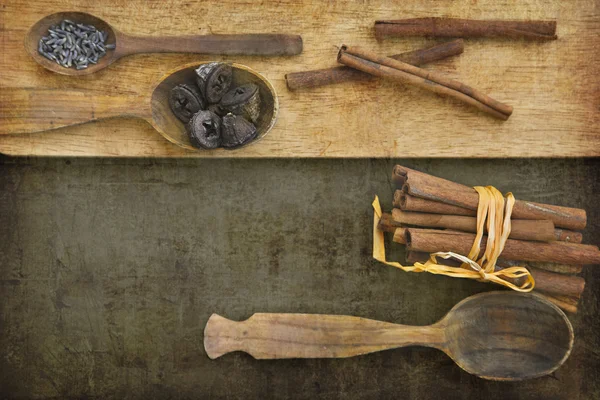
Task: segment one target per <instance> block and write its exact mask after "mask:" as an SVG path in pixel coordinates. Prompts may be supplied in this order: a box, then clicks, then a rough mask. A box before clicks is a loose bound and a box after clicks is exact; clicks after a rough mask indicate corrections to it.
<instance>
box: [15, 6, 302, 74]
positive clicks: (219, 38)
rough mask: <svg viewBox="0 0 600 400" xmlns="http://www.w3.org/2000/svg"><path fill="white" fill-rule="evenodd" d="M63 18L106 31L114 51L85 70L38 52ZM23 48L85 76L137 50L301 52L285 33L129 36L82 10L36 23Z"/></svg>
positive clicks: (52, 66)
mask: <svg viewBox="0 0 600 400" xmlns="http://www.w3.org/2000/svg"><path fill="white" fill-rule="evenodd" d="M64 19H69V20H71V21H74V22H76V23H83V24H85V25H93V26H95V27H96V29H98V30H99V31H105V32H107V34H108V39H107V40H106V43H107V44H110V43H115V44H116V48H115V49H114V50H108V51H107V53H106V55H105V56H104V57H102V58H100V59H99V60H98V64H95V65H93V64H91V65H90V66H89V67H88V68H86V69H80V70H77V69H75V68H65V67H62V66H60V65H58V64H56V63H55V62H54V61H51V60H48V59H47V58H46V57H44V56H42V55H41V54H39V53H38V42H39V40H40V38H41V37H42V36H46V35H47V32H48V28H49V27H50V26H52V25H55V24H60V22H61V21H62V20H64ZM25 49H26V50H27V52H28V53H29V54H30V55H31V57H33V59H34V60H35V61H37V62H38V63H39V64H40V65H42V66H43V67H44V68H46V69H49V70H50V71H53V72H57V73H59V74H64V75H86V74H91V73H93V72H96V71H99V70H101V69H103V68H106V67H107V66H109V65H110V64H112V63H113V62H115V61H117V60H118V59H119V58H121V57H124V56H128V55H131V54H138V53H202V54H227V55H236V54H237V55H264V56H282V55H294V54H300V53H301V52H302V37H301V36H299V35H286V34H245V35H192V36H152V37H144V36H129V35H126V34H124V33H121V32H119V31H118V30H116V29H115V28H113V27H112V26H110V25H109V24H108V23H107V22H105V21H103V20H102V19H100V18H98V17H96V16H94V15H91V14H87V13H82V12H60V13H56V14H52V15H48V16H46V17H44V18H42V19H41V20H39V21H38V22H36V23H35V25H33V26H32V27H31V28H30V29H29V32H28V33H27V35H26V37H25Z"/></svg>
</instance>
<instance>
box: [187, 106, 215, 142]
mask: <svg viewBox="0 0 600 400" xmlns="http://www.w3.org/2000/svg"><path fill="white" fill-rule="evenodd" d="M188 132H189V135H190V142H192V146H194V147H198V148H203V149H216V148H217V147H219V145H220V144H221V118H219V116H218V115H216V114H215V113H213V112H211V111H198V112H197V113H196V114H194V116H193V117H192V119H191V120H190V122H189V124H188Z"/></svg>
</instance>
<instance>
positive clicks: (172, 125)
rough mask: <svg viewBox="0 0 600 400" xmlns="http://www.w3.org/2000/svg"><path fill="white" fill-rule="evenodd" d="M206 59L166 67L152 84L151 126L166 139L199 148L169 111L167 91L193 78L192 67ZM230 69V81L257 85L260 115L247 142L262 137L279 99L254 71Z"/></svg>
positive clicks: (240, 67) (274, 117)
mask: <svg viewBox="0 0 600 400" xmlns="http://www.w3.org/2000/svg"><path fill="white" fill-rule="evenodd" d="M202 64H206V63H191V64H187V65H184V66H182V67H179V68H177V69H176V70H174V71H170V72H169V73H167V74H166V75H165V76H163V77H162V78H161V79H160V80H159V83H158V84H157V85H156V87H155V88H154V91H153V92H152V98H151V101H150V103H151V109H152V118H151V120H150V122H151V124H152V126H154V128H155V129H156V130H157V131H159V132H160V133H161V134H162V135H163V136H164V137H165V138H166V139H167V140H169V141H170V142H173V143H175V144H177V145H179V146H181V147H184V148H186V149H192V150H200V151H205V150H202V149H198V148H196V147H193V146H192V144H191V143H190V139H189V136H188V133H187V129H186V126H185V124H183V123H182V122H181V121H180V120H179V119H178V118H177V117H176V116H175V114H173V112H172V111H171V108H170V106H169V95H170V92H171V89H172V88H174V87H175V86H177V85H179V84H181V83H190V82H195V80H196V73H195V71H194V70H195V69H196V68H198V67H199V66H200V65H202ZM231 68H232V72H233V82H235V84H236V86H241V85H244V84H246V83H254V84H255V85H257V86H258V90H259V93H260V110H261V111H260V115H259V117H258V121H257V122H256V124H255V126H256V130H257V135H256V138H254V139H253V140H251V141H250V142H249V143H248V144H246V145H244V146H242V147H245V146H248V145H250V144H252V143H255V142H257V141H258V140H260V139H262V138H263V137H264V136H265V135H266V134H267V133H268V132H269V131H270V130H271V128H273V126H274V125H275V122H276V121H277V113H278V111H279V101H278V99H277V93H276V92H275V88H274V87H273V85H271V83H270V82H269V81H268V80H267V79H266V78H265V77H263V76H262V75H261V74H259V73H258V72H256V71H254V70H253V69H251V68H250V67H247V66H245V65H241V64H236V63H231Z"/></svg>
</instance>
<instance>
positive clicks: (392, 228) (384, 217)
mask: <svg viewBox="0 0 600 400" xmlns="http://www.w3.org/2000/svg"><path fill="white" fill-rule="evenodd" d="M400 227H401V224H399V223H396V222H395V221H394V219H393V218H392V214H389V213H383V214H381V218H380V219H379V224H378V225H377V228H379V230H380V231H384V232H389V233H395V232H396V229H398V228H400Z"/></svg>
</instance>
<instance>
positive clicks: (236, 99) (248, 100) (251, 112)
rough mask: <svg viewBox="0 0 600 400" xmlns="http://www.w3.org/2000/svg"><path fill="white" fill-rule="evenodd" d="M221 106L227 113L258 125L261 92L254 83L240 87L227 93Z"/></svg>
mask: <svg viewBox="0 0 600 400" xmlns="http://www.w3.org/2000/svg"><path fill="white" fill-rule="evenodd" d="M219 105H220V106H221V108H223V109H224V110H226V111H227V112H230V113H232V114H235V115H241V116H243V117H245V118H246V119H248V120H250V121H252V122H254V123H256V121H258V116H259V115H260V90H258V86H257V85H255V84H254V83H247V84H245V85H242V86H238V87H236V88H234V89H231V90H230V91H229V92H227V93H226V94H225V95H224V96H223V99H222V100H221V103H219Z"/></svg>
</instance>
